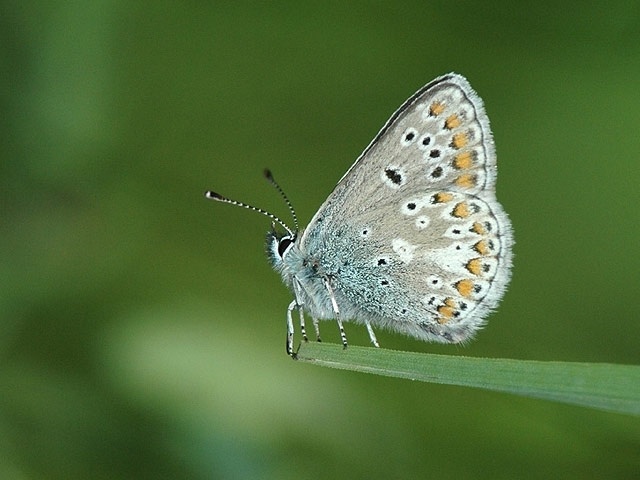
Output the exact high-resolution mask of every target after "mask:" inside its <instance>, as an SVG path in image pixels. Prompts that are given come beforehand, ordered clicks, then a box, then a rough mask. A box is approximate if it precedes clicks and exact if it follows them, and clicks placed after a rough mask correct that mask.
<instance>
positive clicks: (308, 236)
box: [300, 74, 512, 342]
mask: <svg viewBox="0 0 640 480" xmlns="http://www.w3.org/2000/svg"><path fill="white" fill-rule="evenodd" d="M495 181H496V155H495V149H494V144H493V139H492V135H491V131H490V128H489V120H488V118H487V115H486V113H485V111H484V107H483V104H482V101H481V99H480V98H479V97H478V96H477V94H476V93H475V92H474V91H473V89H472V88H471V86H470V85H469V83H468V82H467V81H466V79H464V78H463V77H462V76H460V75H456V74H449V75H445V76H442V77H439V78H437V79H436V80H434V81H433V82H431V83H429V84H427V85H426V86H424V87H423V88H422V89H420V90H419V91H418V92H416V93H415V94H414V95H413V96H412V97H411V98H409V99H408V100H407V101H406V102H405V103H404V104H403V105H402V106H401V107H400V108H399V109H398V110H397V111H396V112H395V113H394V114H393V116H392V117H391V118H390V119H389V121H388V122H387V123H386V124H385V125H384V127H383V128H382V130H381V131H380V132H379V133H378V135H377V136H376V137H375V138H374V140H373V141H372V142H371V144H370V145H369V146H368V147H367V148H366V149H365V151H364V152H363V153H362V155H361V156H360V157H359V158H358V160H357V161H356V162H355V163H354V164H353V166H352V167H351V168H350V169H349V170H348V171H347V173H346V174H345V175H344V176H343V177H342V179H341V180H340V182H339V183H338V185H337V186H336V188H335V189H334V191H333V192H332V193H331V195H330V196H329V197H328V198H327V200H326V201H325V202H324V204H323V205H322V206H321V208H320V209H319V210H318V212H317V213H316V215H315V216H314V217H313V219H312V221H311V222H310V224H309V226H308V228H307V229H306V230H305V232H304V233H303V235H302V237H301V239H300V248H301V250H302V251H303V252H305V253H306V254H307V255H308V256H309V257H310V258H312V259H313V261H314V262H316V263H317V268H318V272H319V273H320V274H321V275H324V276H325V277H326V278H329V279H330V281H331V284H332V286H333V289H334V291H335V296H336V300H337V301H338V304H339V306H340V308H341V310H342V312H343V315H344V317H345V318H352V319H353V320H356V321H361V322H365V323H370V324H372V325H380V326H383V327H387V328H391V329H393V330H397V331H401V332H403V333H406V334H409V335H413V336H415V337H418V338H422V339H425V340H432V341H440V342H460V341H464V340H466V339H468V338H470V337H471V336H472V335H473V333H474V332H475V331H476V330H477V329H478V328H480V327H481V326H482V324H483V318H484V317H485V316H486V314H487V313H488V312H489V311H490V310H491V309H492V308H494V307H495V306H496V304H497V303H498V301H499V300H500V298H501V297H502V294H503V292H504V290H505V288H506V285H507V283H508V281H509V277H510V266H511V244H512V234H511V226H510V223H509V220H508V218H507V216H506V214H505V213H504V211H503V209H502V207H501V206H500V204H499V203H498V202H497V200H496V196H495Z"/></svg>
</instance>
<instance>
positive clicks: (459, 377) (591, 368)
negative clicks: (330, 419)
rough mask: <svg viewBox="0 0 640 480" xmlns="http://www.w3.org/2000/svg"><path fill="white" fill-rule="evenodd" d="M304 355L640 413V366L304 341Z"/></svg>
mask: <svg viewBox="0 0 640 480" xmlns="http://www.w3.org/2000/svg"><path fill="white" fill-rule="evenodd" d="M298 359H299V360H300V361H303V362H310V363H314V364H316V365H322V366H326V367H333V368H340V369H344V370H353V371H357V372H366V373H375V374H378V375H385V376H388V377H398V378H407V379H411V380H420V381H423V382H431V383H442V384H448V385H462V386H468V387H476V388H484V389H487V390H495V391H499V392H508V393H514V394H516V395H523V396H525V397H533V398H542V399H546V400H554V401H557V402H564V403H570V404H574V405H582V406H585V407H592V408H598V409H602V410H608V411H611V412H618V413H626V414H632V415H640V366H637V365H615V364H609V363H573V362H541V361H534V360H510V359H503V358H472V357H460V356H450V355H434V354H425V353H412V352H400V351H395V350H385V349H382V348H372V347H356V346H349V348H348V349H346V350H343V349H342V348H341V347H339V346H338V345H334V344H324V343H308V344H303V345H302V346H301V347H300V351H299V352H298Z"/></svg>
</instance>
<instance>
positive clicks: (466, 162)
mask: <svg viewBox="0 0 640 480" xmlns="http://www.w3.org/2000/svg"><path fill="white" fill-rule="evenodd" d="M453 166H454V168H457V169H458V170H464V169H467V168H471V167H472V166H473V155H472V154H471V152H463V153H459V154H458V155H456V157H455V158H454V159H453Z"/></svg>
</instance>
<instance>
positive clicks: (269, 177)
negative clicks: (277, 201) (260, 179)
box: [263, 168, 273, 180]
mask: <svg viewBox="0 0 640 480" xmlns="http://www.w3.org/2000/svg"><path fill="white" fill-rule="evenodd" d="M263 173H264V176H265V177H266V178H267V180H273V175H272V174H271V170H269V169H268V168H265V169H264V172H263Z"/></svg>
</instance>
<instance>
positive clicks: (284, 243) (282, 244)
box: [278, 236, 293, 258]
mask: <svg viewBox="0 0 640 480" xmlns="http://www.w3.org/2000/svg"><path fill="white" fill-rule="evenodd" d="M292 243H293V239H292V238H291V237H289V236H286V237H282V238H281V239H280V241H279V242H278V255H280V257H281V258H282V257H284V254H285V253H286V252H287V250H288V249H289V247H290V246H291V244H292Z"/></svg>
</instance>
